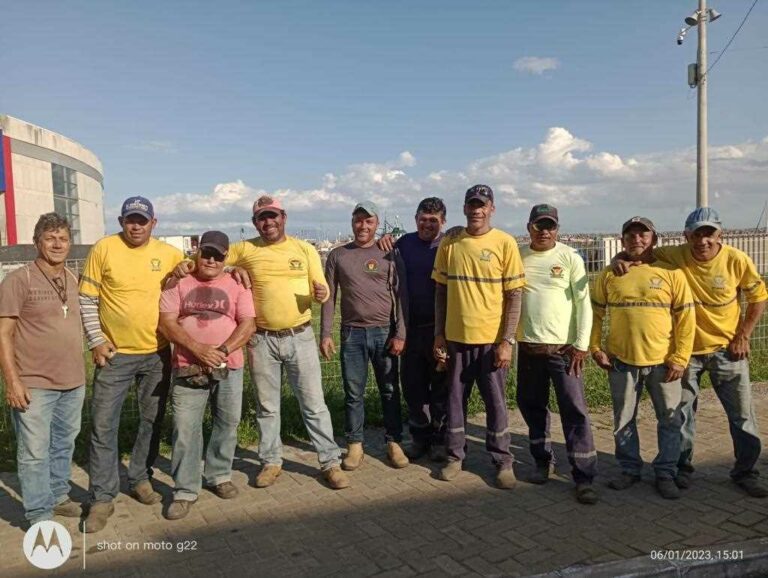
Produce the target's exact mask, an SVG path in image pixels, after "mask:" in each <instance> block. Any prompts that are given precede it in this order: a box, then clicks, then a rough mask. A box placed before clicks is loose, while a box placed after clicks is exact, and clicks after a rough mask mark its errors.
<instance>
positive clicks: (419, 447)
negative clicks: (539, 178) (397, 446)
mask: <svg viewBox="0 0 768 578" xmlns="http://www.w3.org/2000/svg"><path fill="white" fill-rule="evenodd" d="M428 451H429V444H428V443H427V442H425V441H423V440H413V441H412V442H411V443H410V444H409V445H408V446H406V448H405V455H406V456H408V459H409V460H418V459H419V458H422V457H424V456H425V455H426V454H427V452H428Z"/></svg>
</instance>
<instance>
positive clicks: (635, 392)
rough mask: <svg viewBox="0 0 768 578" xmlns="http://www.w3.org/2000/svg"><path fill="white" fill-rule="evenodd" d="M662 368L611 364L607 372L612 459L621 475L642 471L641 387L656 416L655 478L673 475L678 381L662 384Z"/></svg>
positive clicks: (679, 393) (679, 420) (677, 443)
mask: <svg viewBox="0 0 768 578" xmlns="http://www.w3.org/2000/svg"><path fill="white" fill-rule="evenodd" d="M666 372H667V367H666V366H665V365H650V366H646V367H638V366H636V365H629V364H626V363H622V362H621V361H619V360H618V359H614V360H613V368H612V369H611V370H610V371H609V372H608V382H609V384H610V387H611V399H612V401H613V427H614V430H613V437H614V441H615V443H616V459H617V460H618V462H619V465H621V471H622V472H624V473H626V474H630V475H633V476H639V475H640V474H641V472H642V469H643V460H642V458H641V457H640V438H639V437H638V435H637V409H638V406H639V405H640V395H641V394H642V393H643V385H645V388H646V389H647V390H648V393H649V395H650V397H651V402H652V403H653V409H654V411H655V412H656V420H657V425H656V435H657V437H658V445H659V451H658V453H657V454H656V458H655V459H654V460H653V469H654V471H655V473H656V478H659V479H671V478H674V477H675V476H676V475H677V459H678V457H679V456H680V428H681V427H682V422H683V417H682V411H681V405H682V402H681V397H682V384H681V383H680V380H679V379H678V380H675V381H669V382H665V381H664V376H665V374H666Z"/></svg>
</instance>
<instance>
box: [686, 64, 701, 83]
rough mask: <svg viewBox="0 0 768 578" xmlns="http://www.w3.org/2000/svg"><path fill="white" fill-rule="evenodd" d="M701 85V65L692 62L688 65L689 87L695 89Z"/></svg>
mask: <svg viewBox="0 0 768 578" xmlns="http://www.w3.org/2000/svg"><path fill="white" fill-rule="evenodd" d="M698 84H699V65H698V64H696V63H695V62H692V63H691V64H689V65H688V86H690V87H691V88H695V87H696V85H698Z"/></svg>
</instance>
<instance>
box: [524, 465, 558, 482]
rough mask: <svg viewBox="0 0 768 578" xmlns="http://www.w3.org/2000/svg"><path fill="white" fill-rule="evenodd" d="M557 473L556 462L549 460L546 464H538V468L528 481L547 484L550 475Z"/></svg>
mask: <svg viewBox="0 0 768 578" xmlns="http://www.w3.org/2000/svg"><path fill="white" fill-rule="evenodd" d="M554 473H555V464H553V463H552V462H547V463H545V464H536V469H535V470H534V471H533V474H531V477H530V478H528V481H529V482H531V483H532V484H538V485H541V484H546V483H547V482H548V481H549V476H551V475H552V474H554Z"/></svg>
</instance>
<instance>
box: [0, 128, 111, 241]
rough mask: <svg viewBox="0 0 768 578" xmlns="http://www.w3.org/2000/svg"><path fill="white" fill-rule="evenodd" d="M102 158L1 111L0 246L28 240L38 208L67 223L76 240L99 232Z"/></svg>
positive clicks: (93, 237) (93, 238) (95, 237)
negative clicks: (65, 219) (58, 216)
mask: <svg viewBox="0 0 768 578" xmlns="http://www.w3.org/2000/svg"><path fill="white" fill-rule="evenodd" d="M103 181H104V177H103V173H102V168H101V161H99V159H98V158H97V157H96V155H95V154H93V153H92V152H91V151H89V150H88V149H86V148H85V147H83V146H82V145H80V144H78V143H76V142H75V141H73V140H70V139H68V138H67V137H65V136H62V135H60V134H57V133H55V132H51V131H49V130H47V129H44V128H41V127H39V126H35V125H33V124H29V123H28V122H24V121H23V120H19V119H17V118H13V117H10V116H4V115H0V245H16V244H27V243H32V233H33V232H34V228H35V223H37V220H38V218H39V217H40V215H41V214H43V213H50V212H53V211H55V212H57V213H59V214H60V215H62V216H64V217H66V218H67V220H68V221H69V223H70V224H71V225H72V241H73V243H75V244H92V243H95V242H96V241H98V240H99V239H100V238H101V237H103V236H104V189H103V186H102V184H103Z"/></svg>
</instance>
